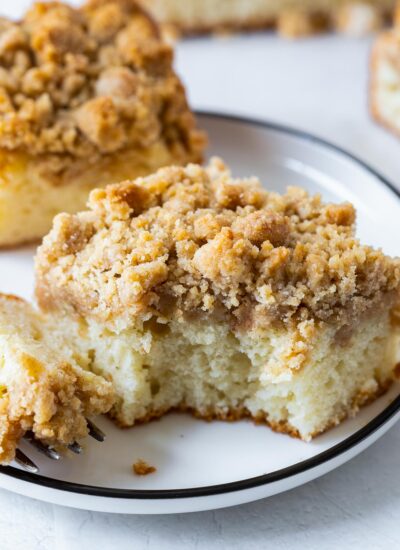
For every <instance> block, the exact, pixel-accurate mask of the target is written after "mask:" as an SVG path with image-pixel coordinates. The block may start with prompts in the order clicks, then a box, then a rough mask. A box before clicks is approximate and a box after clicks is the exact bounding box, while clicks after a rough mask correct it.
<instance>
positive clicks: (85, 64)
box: [0, 0, 204, 159]
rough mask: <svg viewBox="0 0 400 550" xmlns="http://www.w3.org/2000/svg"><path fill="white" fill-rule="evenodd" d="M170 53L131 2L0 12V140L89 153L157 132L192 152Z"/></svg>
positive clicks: (191, 127) (196, 145)
mask: <svg viewBox="0 0 400 550" xmlns="http://www.w3.org/2000/svg"><path fill="white" fill-rule="evenodd" d="M172 57H173V53H172V50H171V48H170V47H169V46H168V45H167V44H165V43H164V42H163V41H162V40H161V38H160V36H159V31H158V28H157V26H156V25H155V23H154V22H153V21H152V20H151V19H150V17H149V16H148V15H147V14H145V12H143V11H142V10H141V9H140V8H139V7H138V5H137V4H136V3H135V1H134V0H89V1H88V2H87V3H86V4H85V5H84V6H83V7H82V8H81V9H74V8H72V7H70V6H67V5H65V4H63V3H61V2H48V3H44V2H43V3H42V2H38V3H36V4H34V5H33V7H32V8H31V9H30V10H28V12H27V13H26V14H25V17H24V18H23V20H22V21H20V22H12V21H10V20H8V19H5V18H0V147H3V148H5V149H9V150H22V151H26V152H28V153H30V154H42V153H55V154H68V155H73V156H75V157H79V158H89V159H90V158H92V157H94V159H95V158H96V157H97V156H98V155H100V154H109V153H114V152H115V151H117V150H122V149H124V148H127V147H132V146H134V147H148V146H149V145H151V144H153V143H154V142H156V141H157V140H159V139H164V140H165V141H166V143H167V144H169V145H170V147H171V148H177V149H179V148H182V147H183V148H184V149H186V150H188V151H189V152H192V151H193V153H195V157H196V153H197V154H200V152H201V149H202V147H203V141H204V139H203V136H202V134H201V133H199V132H198V131H197V130H196V128H195V121H194V117H193V115H192V114H191V112H190V110H189V108H188V105H187V101H186V97H185V91H184V88H183V86H182V84H181V83H180V81H179V79H178V77H177V76H176V75H175V73H174V71H173V68H172Z"/></svg>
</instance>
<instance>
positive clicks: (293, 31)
mask: <svg viewBox="0 0 400 550" xmlns="http://www.w3.org/2000/svg"><path fill="white" fill-rule="evenodd" d="M328 27H329V19H328V17H327V16H324V15H323V14H321V13H319V12H312V11H309V10H303V9H286V10H284V11H282V13H281V14H280V15H279V17H278V32H279V34H281V35H282V36H284V37H286V38H301V37H304V36H310V35H312V34H315V33H318V32H321V31H324V30H326V29H327V28H328Z"/></svg>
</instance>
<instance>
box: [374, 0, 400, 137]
mask: <svg viewBox="0 0 400 550" xmlns="http://www.w3.org/2000/svg"><path fill="white" fill-rule="evenodd" d="M397 20H398V21H397V25H396V27H395V28H394V29H393V30H390V31H386V32H384V33H381V34H380V35H379V37H378V38H377V39H376V41H375V44H374V47H373V50H372V58H371V85H370V105H371V112H372V115H373V117H374V118H375V119H376V120H377V122H379V123H380V124H382V125H383V126H386V127H387V128H388V129H390V130H392V131H393V132H394V133H395V134H397V135H398V136H399V137H400V2H399V7H398V17H397Z"/></svg>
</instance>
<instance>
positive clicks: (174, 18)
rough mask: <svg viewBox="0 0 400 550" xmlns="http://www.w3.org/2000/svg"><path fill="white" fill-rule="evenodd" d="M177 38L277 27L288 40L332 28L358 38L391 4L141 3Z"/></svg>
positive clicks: (351, 0)
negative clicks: (183, 35)
mask: <svg viewBox="0 0 400 550" xmlns="http://www.w3.org/2000/svg"><path fill="white" fill-rule="evenodd" d="M141 3H142V5H143V6H144V7H145V8H146V9H148V10H149V11H150V12H151V13H152V14H153V15H154V17H155V18H156V19H157V20H158V21H159V22H160V23H162V24H163V25H164V26H167V27H169V28H170V29H172V30H176V31H177V32H178V33H181V34H199V33H207V32H219V31H226V30H239V31H240V30H251V29H262V28H269V27H275V26H276V27H277V28H278V31H279V32H280V33H281V34H282V35H284V36H287V37H300V36H307V35H310V34H314V33H315V32H320V31H321V30H327V29H330V28H336V29H337V30H339V31H340V32H344V33H346V34H352V35H357V36H358V35H362V34H366V33H369V32H371V31H375V30H377V29H378V28H380V27H382V25H383V24H384V22H385V20H386V19H387V18H388V17H390V16H391V14H392V9H393V7H394V3H395V0H185V1H184V2H183V1H181V0H141Z"/></svg>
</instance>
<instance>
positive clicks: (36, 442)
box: [14, 418, 106, 473]
mask: <svg viewBox="0 0 400 550" xmlns="http://www.w3.org/2000/svg"><path fill="white" fill-rule="evenodd" d="M86 421H87V426H88V430H89V435H90V436H91V437H93V438H94V439H96V440H97V441H100V442H102V441H104V440H105V438H106V435H105V433H104V432H103V431H102V430H101V429H100V428H99V427H97V426H96V424H95V423H94V422H92V421H91V420H89V419H88V418H87V419H86ZM24 439H25V440H26V441H27V442H28V443H29V444H30V445H32V447H34V448H35V449H36V450H37V451H39V452H40V453H42V454H44V455H45V456H47V458H51V459H52V460H59V459H60V458H61V455H60V453H59V452H58V451H56V450H55V449H53V448H52V447H49V446H48V445H46V444H45V443H43V441H40V439H36V438H35V434H34V433H33V432H31V431H28V432H26V434H25V435H24ZM68 449H69V450H70V451H72V452H73V453H75V454H77V455H80V454H81V453H82V452H83V448H82V447H81V445H79V443H78V442H77V441H74V442H73V443H71V444H70V445H68ZM14 460H15V462H16V463H17V464H19V465H20V466H21V467H22V468H23V469H24V470H26V471H27V472H33V473H37V472H38V471H39V468H38V467H37V466H36V464H35V463H34V462H33V461H32V460H31V459H30V458H29V457H28V456H27V455H26V454H25V453H23V452H22V451H21V449H17V450H16V452H15V459H14Z"/></svg>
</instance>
